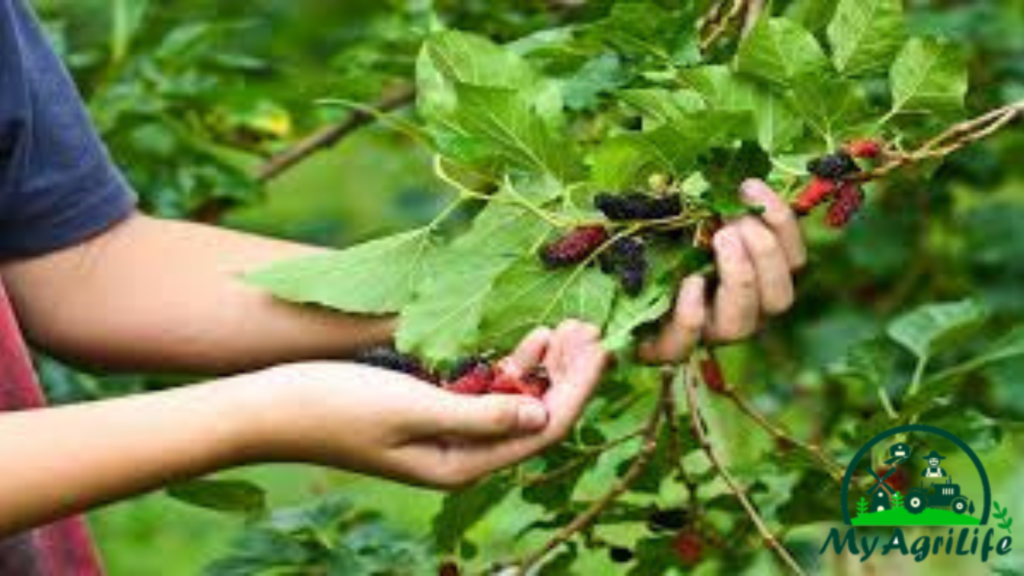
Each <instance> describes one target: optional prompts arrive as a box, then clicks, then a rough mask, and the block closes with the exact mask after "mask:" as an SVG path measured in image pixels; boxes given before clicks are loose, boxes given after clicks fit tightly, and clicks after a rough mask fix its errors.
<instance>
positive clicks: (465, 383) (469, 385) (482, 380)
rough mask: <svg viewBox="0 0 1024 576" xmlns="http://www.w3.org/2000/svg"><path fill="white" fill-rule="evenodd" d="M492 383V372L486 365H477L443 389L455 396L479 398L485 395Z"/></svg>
mask: <svg viewBox="0 0 1024 576" xmlns="http://www.w3.org/2000/svg"><path fill="white" fill-rule="evenodd" d="M493 383H494V370H493V369H492V368H491V367H490V365H488V364H478V365H476V366H474V367H473V368H471V369H470V370H469V371H468V372H466V373H465V374H463V375H462V376H460V377H459V378H458V379H457V380H454V381H452V382H449V383H448V384H445V385H444V389H445V390H448V391H449V392H454V393H456V394H467V395H469V396H480V395H481V394H487V393H488V392H489V391H490V390H491V385H492V384H493Z"/></svg>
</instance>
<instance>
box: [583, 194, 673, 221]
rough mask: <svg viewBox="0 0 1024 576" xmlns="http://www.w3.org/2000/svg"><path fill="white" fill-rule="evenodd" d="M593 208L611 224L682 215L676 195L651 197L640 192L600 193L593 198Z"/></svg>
mask: <svg viewBox="0 0 1024 576" xmlns="http://www.w3.org/2000/svg"><path fill="white" fill-rule="evenodd" d="M594 207H595V208H597V209H598V210H599V211H601V213H602V214H604V216H605V218H607V219H609V220H611V221H613V222H621V221H624V220H662V219H665V218H673V217H675V216H679V215H680V214H682V213H683V203H682V201H681V200H680V199H679V196H678V195H676V194H670V195H667V196H651V195H649V194H643V193H641V192H630V193H629V194H607V193H602V194H598V195H597V196H595V197H594Z"/></svg>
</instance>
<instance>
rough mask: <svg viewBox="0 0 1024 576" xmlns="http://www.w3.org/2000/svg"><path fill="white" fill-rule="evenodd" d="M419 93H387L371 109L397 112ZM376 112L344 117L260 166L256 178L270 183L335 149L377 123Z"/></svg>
mask: <svg viewBox="0 0 1024 576" xmlns="http://www.w3.org/2000/svg"><path fill="white" fill-rule="evenodd" d="M415 98H416V92H415V90H413V89H412V88H411V87H402V88H400V89H396V90H394V91H393V92H391V93H389V94H386V95H384V96H383V97H382V98H381V99H380V101H379V102H377V103H376V104H374V105H372V106H371V108H372V109H373V110H375V111H377V112H380V113H387V112H393V111H395V110H398V109H400V108H404V107H405V106H408V105H409V104H411V103H412V102H413V100H415ZM375 119H376V115H375V114H373V113H372V112H370V111H369V110H356V111H354V112H352V114H351V115H349V116H348V117H347V118H345V119H344V120H342V121H340V122H337V123H335V124H331V125H329V126H325V127H323V128H321V129H319V130H317V131H316V132H314V133H312V134H310V135H309V136H307V137H305V138H303V139H302V140H300V141H299V142H297V143H296V144H295V145H294V146H292V147H291V148H288V149H286V150H284V151H283V152H280V153H278V154H276V155H274V156H273V157H272V158H270V159H269V160H267V161H266V162H265V163H263V164H262V165H260V166H259V167H258V168H257V169H256V173H255V176H254V177H255V179H256V180H257V181H258V182H267V181H269V180H272V179H274V178H276V177H277V176H280V175H281V174H282V173H283V172H285V171H287V170H288V169H290V168H292V167H294V166H295V165H297V164H299V163H300V162H302V161H303V160H305V159H306V158H308V157H310V156H312V155H313V154H315V153H317V152H319V151H321V150H325V149H327V148H331V147H332V146H334V145H335V144H337V143H338V141H340V140H341V139H342V138H344V137H346V136H348V135H349V134H351V133H353V132H355V131H357V130H359V129H360V128H362V127H363V126H366V125H368V124H371V123H373V121H374V120H375Z"/></svg>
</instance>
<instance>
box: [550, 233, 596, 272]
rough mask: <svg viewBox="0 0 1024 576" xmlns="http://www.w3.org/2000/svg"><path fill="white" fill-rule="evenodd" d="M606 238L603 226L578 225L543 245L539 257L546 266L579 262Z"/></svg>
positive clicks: (559, 266) (559, 265)
mask: <svg viewBox="0 0 1024 576" xmlns="http://www.w3.org/2000/svg"><path fill="white" fill-rule="evenodd" d="M607 240H608V231H607V230H605V228H604V226H597V225H594V226H580V227H579V228H574V229H573V230H572V231H570V232H569V233H568V234H566V235H565V236H562V237H561V238H559V239H558V240H555V241H554V242H552V243H550V244H548V245H547V246H545V247H544V248H543V249H542V250H541V253H540V259H541V260H543V261H544V264H545V265H546V266H547V267H548V268H564V267H566V266H572V265H573V264H579V263H580V262H583V261H584V260H586V259H587V257H588V256H590V255H591V254H593V253H594V251H595V250H597V249H598V248H599V247H600V246H601V245H602V244H604V243H605V242H606V241H607Z"/></svg>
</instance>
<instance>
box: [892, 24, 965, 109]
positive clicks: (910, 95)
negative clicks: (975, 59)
mask: <svg viewBox="0 0 1024 576" xmlns="http://www.w3.org/2000/svg"><path fill="white" fill-rule="evenodd" d="M890 82H891V83H892V112H891V114H892V115H896V114H943V113H949V112H955V111H957V110H960V109H961V108H963V105H964V96H965V95H966V94H967V63H966V59H965V57H964V54H963V51H962V50H961V49H960V47H958V46H956V45H954V44H952V43H949V42H944V41H940V40H933V39H924V38H912V39H911V40H909V41H908V42H907V43H906V45H905V46H903V50H901V51H900V53H899V55H898V56H897V57H896V61H895V62H893V64H892V70H891V71H890Z"/></svg>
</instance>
